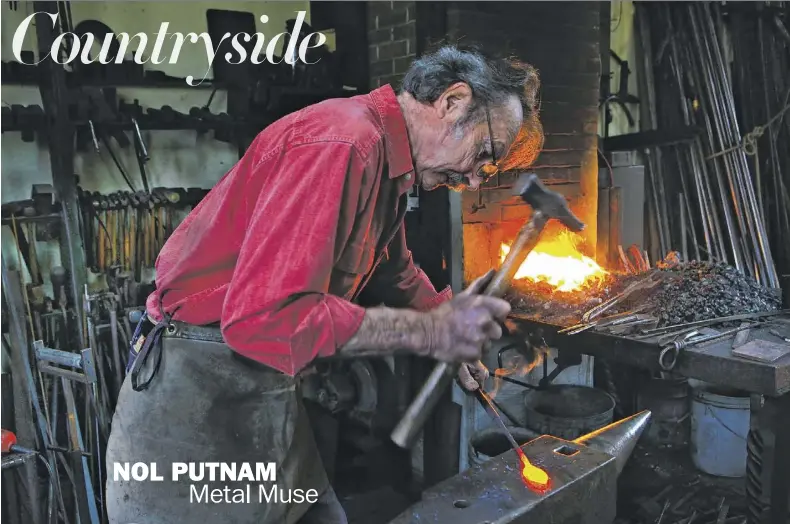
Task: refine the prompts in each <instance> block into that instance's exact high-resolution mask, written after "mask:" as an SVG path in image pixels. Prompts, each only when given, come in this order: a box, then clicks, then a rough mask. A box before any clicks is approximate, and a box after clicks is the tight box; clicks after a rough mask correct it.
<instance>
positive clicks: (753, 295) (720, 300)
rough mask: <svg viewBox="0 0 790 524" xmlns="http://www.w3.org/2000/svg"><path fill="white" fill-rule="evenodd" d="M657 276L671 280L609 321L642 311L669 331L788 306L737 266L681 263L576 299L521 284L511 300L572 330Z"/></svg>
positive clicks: (613, 278) (601, 285) (622, 278)
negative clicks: (630, 288)
mask: <svg viewBox="0 0 790 524" xmlns="http://www.w3.org/2000/svg"><path fill="white" fill-rule="evenodd" d="M655 272H660V273H662V276H664V277H665V278H664V279H663V280H662V282H660V283H659V284H658V285H657V286H656V287H654V288H653V289H651V290H647V291H645V292H642V293H639V294H638V295H636V296H633V297H631V298H629V299H628V300H626V301H624V302H623V303H622V304H618V305H617V306H615V307H613V308H612V309H611V310H609V311H607V312H606V315H611V314H615V313H624V312H626V311H629V310H631V309H632V308H634V307H636V306H640V310H641V312H642V313H645V314H648V315H652V316H654V317H655V318H656V321H657V325H658V326H659V327H663V326H671V325H675V324H683V323H686V322H695V321H698V320H708V319H713V318H719V317H725V316H730V315H742V314H746V313H757V312H761V311H776V310H778V309H780V308H781V306H782V299H781V295H780V292H779V290H772V289H769V288H765V287H763V286H761V285H760V284H758V283H757V282H756V281H755V280H754V279H753V278H750V277H747V276H745V275H743V274H741V273H740V272H738V270H736V269H735V268H734V267H732V266H728V265H726V264H711V263H707V262H688V263H678V264H673V265H670V266H666V267H663V268H661V269H651V270H650V271H648V272H645V273H641V274H638V275H608V276H607V278H606V279H603V280H600V281H598V282H596V283H594V284H593V285H590V286H588V287H587V288H585V289H584V290H580V291H577V292H571V293H563V292H558V291H552V290H551V289H549V288H548V287H546V285H544V284H529V283H524V282H519V283H518V284H517V286H516V287H515V288H514V289H513V290H511V292H510V293H509V294H508V296H507V297H506V298H507V299H508V300H509V301H510V303H511V304H512V305H513V310H514V311H515V312H521V313H524V314H527V315H528V316H530V317H532V318H535V319H536V320H542V321H544V322H550V323H553V324H558V325H572V324H575V323H577V322H579V321H580V319H581V316H582V315H583V314H584V312H585V311H587V310H589V309H591V308H593V307H595V306H597V305H598V304H600V303H602V302H603V301H605V300H608V299H610V298H612V297H615V296H617V294H618V293H620V292H622V291H623V290H624V289H625V288H626V287H628V286H629V285H630V284H631V283H633V282H635V281H637V280H641V279H645V278H647V277H649V276H650V275H651V274H653V273H655ZM606 315H604V316H606Z"/></svg>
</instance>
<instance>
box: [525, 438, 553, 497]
mask: <svg viewBox="0 0 790 524" xmlns="http://www.w3.org/2000/svg"><path fill="white" fill-rule="evenodd" d="M518 454H519V456H520V457H521V463H522V464H523V465H524V468H523V469H522V470H521V478H522V479H523V480H524V483H525V484H526V485H527V487H529V488H530V489H532V490H533V491H537V492H538V493H545V492H547V491H548V490H549V489H551V478H549V474H548V473H546V472H545V471H544V470H542V469H540V468H539V467H537V466H534V465H533V464H532V463H531V462H530V461H529V459H528V458H527V455H526V454H525V453H524V451H523V450H522V449H521V448H519V449H518Z"/></svg>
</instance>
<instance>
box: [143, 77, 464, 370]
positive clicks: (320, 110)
mask: <svg viewBox="0 0 790 524" xmlns="http://www.w3.org/2000/svg"><path fill="white" fill-rule="evenodd" d="M414 182H415V173H414V166H413V164H412V160H411V150H410V147H409V141H408V136H407V133H406V123H405V120H404V118H403V114H402V113H401V110H400V106H399V104H398V101H397V98H396V96H395V93H394V91H393V90H392V88H391V87H389V86H384V87H382V88H380V89H377V90H375V91H373V92H371V93H370V94H367V95H359V96H355V97H353V98H347V99H336V100H327V101H325V102H321V103H319V104H316V105H313V106H310V107H307V108H305V109H303V110H301V111H298V112H296V113H292V114H290V115H288V116H286V117H284V118H282V119H280V120H278V121H277V122H275V123H274V124H272V125H270V126H269V127H267V128H266V129H265V130H264V131H262V132H261V133H260V134H259V135H258V136H257V137H256V139H255V140H254V142H253V143H252V145H251V146H250V147H249V149H248V150H247V152H246V153H245V155H244V157H243V158H242V159H241V160H240V161H239V162H238V163H237V164H236V165H235V166H234V167H233V168H232V169H231V170H230V171H229V172H228V173H226V174H225V175H224V176H223V177H222V178H221V179H220V181H219V182H218V183H217V185H216V186H214V188H213V189H212V190H211V191H210V192H209V193H208V195H207V196H206V197H205V198H204V199H203V200H202V201H201V202H200V204H199V205H198V206H196V207H195V209H194V210H193V211H192V212H191V213H190V214H189V216H187V218H186V219H185V220H184V222H183V223H181V225H180V226H179V227H178V228H177V229H176V230H175V231H174V232H173V234H172V236H171V237H170V239H169V240H168V241H167V242H166V243H165V246H164V248H163V249H162V251H161V252H160V253H159V256H158V258H157V260H156V273H157V278H156V286H157V290H156V291H155V292H154V293H152V294H151V295H150V296H149V297H148V301H147V310H148V314H149V315H151V316H152V317H153V318H154V319H155V320H160V319H161V315H160V314H159V300H160V297H161V299H162V305H163V306H164V311H166V312H167V313H169V314H173V318H174V319H175V320H180V321H183V322H187V323H191V324H197V325H207V324H215V323H219V324H220V326H221V328H222V333H223V336H224V338H225V341H226V342H227V343H228V345H229V346H230V347H231V348H232V349H233V350H235V351H237V352H238V353H240V354H242V355H244V356H246V357H248V358H251V359H254V360H256V361H259V362H262V363H264V364H267V365H269V366H271V367H273V368H276V369H278V370H280V371H282V372H284V373H287V374H289V375H294V374H296V373H298V372H299V371H300V370H301V369H303V368H304V367H305V366H307V365H308V364H309V363H310V362H311V361H312V360H313V359H314V358H316V357H328V356H331V355H332V354H334V353H335V352H336V351H337V349H338V348H339V347H341V346H343V345H344V344H345V343H346V342H347V341H348V340H349V339H350V338H351V337H352V336H353V335H354V334H355V333H356V331H357V330H358V329H359V326H360V324H361V322H362V318H363V316H364V313H365V310H364V309H363V307H362V306H360V305H359V304H360V301H361V300H362V301H363V303H368V304H370V305H374V304H385V305H388V306H391V307H411V308H415V309H420V310H426V309H430V308H432V307H434V306H436V305H437V304H439V303H441V302H442V301H444V300H447V299H448V298H449V297H450V290H449V288H448V289H445V290H444V291H443V292H442V293H437V292H436V290H435V289H434V287H433V286H432V285H431V283H430V281H429V280H428V278H427V277H426V275H425V273H424V272H422V271H421V270H420V269H419V268H417V267H416V266H415V265H414V263H413V261H412V256H411V252H410V251H409V250H408V249H407V247H406V234H405V230H404V226H403V217H404V215H405V212H406V193H408V192H409V190H410V189H411V187H412V186H413V184H414ZM363 290H364V293H362V291H363Z"/></svg>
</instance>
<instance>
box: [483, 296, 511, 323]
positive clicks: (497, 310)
mask: <svg viewBox="0 0 790 524" xmlns="http://www.w3.org/2000/svg"><path fill="white" fill-rule="evenodd" d="M476 306H477V307H481V308H485V309H487V310H488V311H489V313H491V316H493V317H494V318H498V319H503V320H504V319H505V318H507V316H508V314H509V313H510V302H508V301H507V300H502V299H501V298H494V297H480V301H479V302H478V303H477V304H476Z"/></svg>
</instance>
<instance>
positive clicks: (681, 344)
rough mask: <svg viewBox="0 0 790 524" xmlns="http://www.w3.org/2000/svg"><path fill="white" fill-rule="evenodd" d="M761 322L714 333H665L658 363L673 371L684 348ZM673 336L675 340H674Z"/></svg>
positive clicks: (722, 336)
mask: <svg viewBox="0 0 790 524" xmlns="http://www.w3.org/2000/svg"><path fill="white" fill-rule="evenodd" d="M759 324H762V322H761V321H756V322H752V323H750V324H744V325H742V326H739V327H737V328H733V329H728V330H726V331H722V332H714V333H700V332H699V331H690V332H688V333H685V334H683V335H678V334H676V333H671V334H668V335H665V336H664V337H662V338H661V339H659V341H660V342H662V345H663V346H664V348H663V349H662V350H661V353H659V355H658V364H659V366H661V369H663V370H664V371H672V370H673V369H674V368H675V364H677V361H678V355H680V352H681V351H682V350H684V349H686V348H688V347H691V346H695V345H697V344H701V343H702V342H709V341H712V340H718V339H720V338H724V337H728V336H730V335H732V334H733V333H738V332H739V331H743V330H745V329H751V328H753V327H755V326H757V325H759ZM673 337H674V340H672V338H673Z"/></svg>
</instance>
